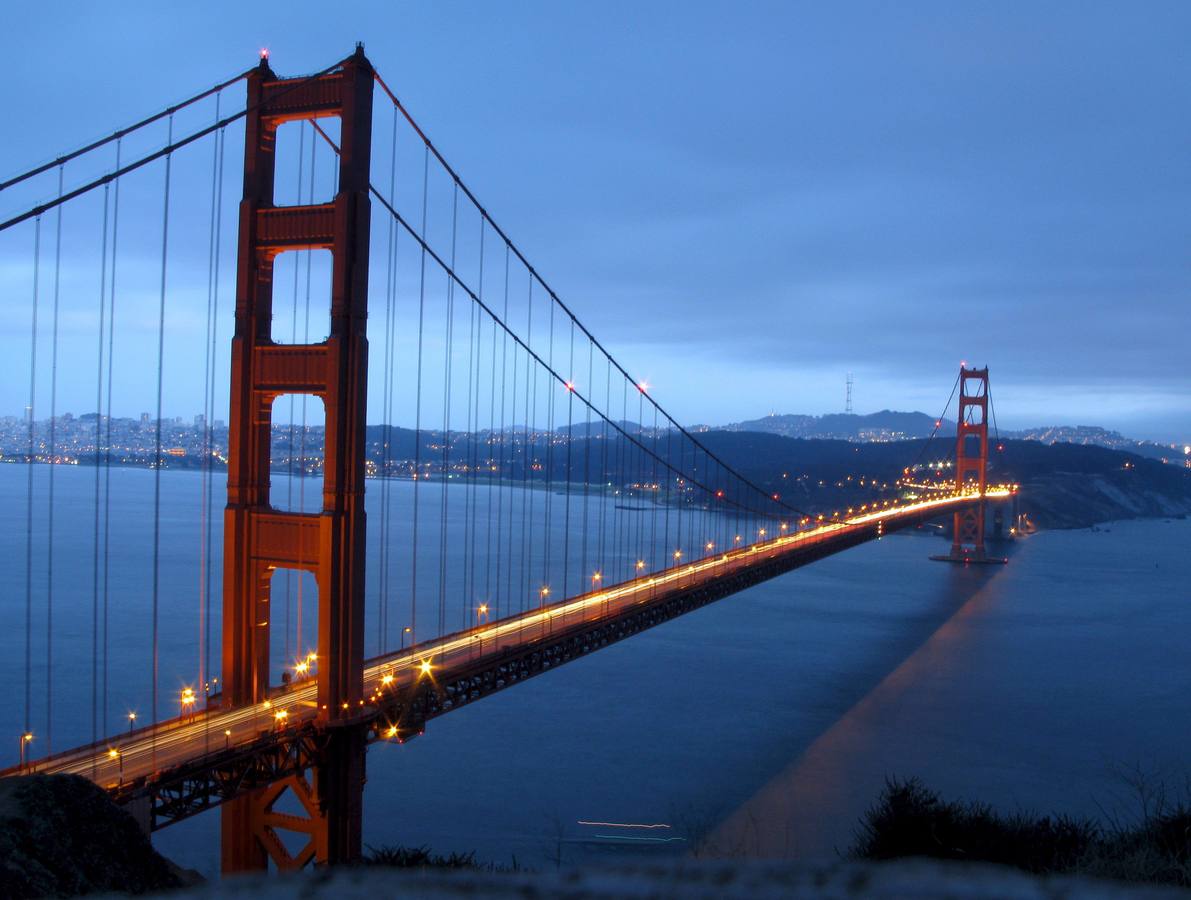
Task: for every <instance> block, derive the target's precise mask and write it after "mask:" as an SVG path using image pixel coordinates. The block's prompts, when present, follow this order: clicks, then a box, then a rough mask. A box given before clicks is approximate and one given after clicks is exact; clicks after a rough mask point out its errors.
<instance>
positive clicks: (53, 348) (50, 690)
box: [45, 166, 65, 755]
mask: <svg viewBox="0 0 1191 900" xmlns="http://www.w3.org/2000/svg"><path fill="white" fill-rule="evenodd" d="M64 169H65V166H58V196H59V197H61V196H62V178H63V174H64V172H63V170H64ZM57 213H58V215H57V220H56V222H55V225H54V229H55V231H56V234H55V237H54V312H53V321H52V324H51V326H50V328H51V342H50V445H49V460H48V461H49V464H50V468H49V471H48V473H47V474H48V475H49V488H48V490H49V496H48V497H47V513H48V519H49V521H48V522H47V525H46V532H47V535H48V538H49V540H48V542H47V545H46V590H45V594H46V597H45V610H46V620H45V634H46V638H45V698H46V699H45V704H46V711H45V720H46V726H45V752H46V754H47V755H48V754H50V753H52V752H53V739H54V466H55V465H56V462H55V456H56V455H57V448H56V447H55V444H54V439H55V433H54V429H55V427H56V425H57V416H58V299H59V296H60V289H61V286H62V279H61V275H62V206H61V204H59V206H58V209H57Z"/></svg>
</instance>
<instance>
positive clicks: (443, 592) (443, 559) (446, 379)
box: [438, 186, 467, 637]
mask: <svg viewBox="0 0 1191 900" xmlns="http://www.w3.org/2000/svg"><path fill="white" fill-rule="evenodd" d="M458 213H459V188H458V186H456V188H455V191H454V197H453V200H452V206H451V270H452V271H454V269H455V249H456V236H457V235H458V222H459V220H458ZM445 331H446V334H445V346H444V352H443V424H442V495H441V496H442V502H441V504H440V507H439V516H440V518H439V522H438V528H439V531H438V636H439V637H442V636H443V635H444V634H446V633H447V512H448V508H449V504H450V501H449V499H448V497H447V488H448V487H449V482H450V473H451V363H452V356H453V354H454V349H455V280H454V279H453V278H451V277H450V276H448V277H447V321H446V328H445ZM463 603H464V606H465V607H466V604H467V598H464V600H463ZM465 616H466V613H465ZM464 621H466V618H465V619H464Z"/></svg>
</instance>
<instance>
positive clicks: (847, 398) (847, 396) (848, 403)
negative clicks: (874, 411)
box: [844, 372, 852, 415]
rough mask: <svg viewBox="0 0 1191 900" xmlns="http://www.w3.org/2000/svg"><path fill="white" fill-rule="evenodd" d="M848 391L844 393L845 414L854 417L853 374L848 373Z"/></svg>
mask: <svg viewBox="0 0 1191 900" xmlns="http://www.w3.org/2000/svg"><path fill="white" fill-rule="evenodd" d="M847 385H848V387H847V390H846V391H845V393H844V412H846V413H847V414H848V415H852V373H851V372H849V373H848V381H847Z"/></svg>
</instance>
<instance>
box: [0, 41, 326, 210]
mask: <svg viewBox="0 0 1191 900" xmlns="http://www.w3.org/2000/svg"><path fill="white" fill-rule="evenodd" d="M346 61H347V60H340V61H339V62H337V63H333V64H332V65H330V66H327V68H325V69H323V70H321V71H319V72H315V73H314V74H313V75H308V76H306V77H305V78H303V79H301V80H299V81H296V82H295V83H294V84H292V85H290V86H289V87H287V88H284V89H283V90H280V91H277V92H276V93H273V94H271V95H270V96H269V98H268V99H267V100H263V101H261V102H260V103H255V104H253V105H252V106H247V107H245V108H244V109H242V110H239V111H238V112H235V113H232V114H231V115H228V116H224V117H223V118H222V119H220V120H219V121H217V122H215V123H214V124H212V125H208V126H206V127H205V128H200V129H199V130H198V131H195V132H193V133H191V134H189V135H187V136H186V137H184V138H179V139H178V140H177V141H174V140H173V138H172V137H171V138H170V143H169V144H167V145H166V146H165V147H162V148H160V149H158V150H155V151H153V152H152V153H149V154H147V155H145V156H142V157H141V158H140V159H138V160H135V161H134V162H131V163H128V164H127V165H125V166H123V167H121V168H116V169H114V170H113V171H111V172H108V173H107V174H106V175H101V176H100V177H98V178H96V179H94V180H92V181H89V182H87V183H86V184H83V185H81V186H79V187H77V188H74V189H72V190H70V191H67V192H66V193H65V194H62V195H61V196H59V197H57V198H55V199H54V200H48V201H46V202H44V203H41V204H38V205H37V206H33V207H31V208H29V209H28V210H26V211H25V212H23V213H21V214H19V215H16V216H12V217H11V218H9V219H7V220H5V221H3V222H0V231H5V230H7V229H9V228H11V227H12V226H14V225H19V224H20V223H21V222H25V221H28V220H29V219H32V218H35V217H37V216H39V215H42V214H44V213H46V212H48V211H49V210H51V209H55V208H57V207H59V206H61V205H62V204H63V203H68V202H69V201H71V200H73V199H75V198H76V197H81V196H82V195H83V194H87V193H90V192H91V191H93V190H95V189H96V188H98V187H103V185H105V184H110V183H111V182H113V181H115V180H116V179H118V178H122V177H123V176H125V175H127V174H129V173H130V172H135V171H136V170H138V169H141V168H143V167H144V166H147V165H148V164H149V163H151V162H155V161H156V160H159V159H162V158H163V157H165V156H167V155H169V154H172V153H176V152H177V151H178V150H181V149H182V148H183V147H186V146H189V145H190V144H193V143H194V142H195V141H198V140H201V139H202V138H204V137H206V136H207V135H209V134H212V133H214V132H216V131H218V130H219V129H221V128H226V127H227V126H228V125H230V124H232V123H233V122H237V121H239V120H240V119H243V118H245V117H246V116H248V115H250V114H251V113H254V112H257V111H258V110H259V109H261V108H263V107H265V106H268V105H271V104H275V103H277V101H279V100H281V99H282V98H283V97H284V96H286V95H287V94H290V93H292V92H293V91H296V90H298V89H299V88H301V87H304V86H305V85H306V84H308V83H309V82H312V81H314V80H316V79H318V78H322V77H323V76H324V75H327V74H329V73H331V72H333V71H334V70H335V69H338V68H339V67H340V66H342V65H343V64H344V63H345V62H346ZM171 118H172V115H171ZM53 165H57V163H54V164H53ZM53 165H51V166H50V168H53Z"/></svg>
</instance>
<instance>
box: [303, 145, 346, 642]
mask: <svg viewBox="0 0 1191 900" xmlns="http://www.w3.org/2000/svg"><path fill="white" fill-rule="evenodd" d="M317 149H318V141H316V140H315V139H314V135H311V136H310V184H309V186H308V188H307V191H306V199H307V201H308V202H310V203H313V202H314V164H315V162H316V161H317V159H318V157H317V155H316V152H317ZM331 168H332V170H334V171H336V172H338V171H339V167H338V166H336V165H335V164H334V161H333V160H332V163H331ZM305 253H306V306H305V310H304V312H303V314H302V343H304V344H309V343H310V279H311V271H310V270H311V266H312V264H313V255H314V254H313V253H312V252H311V251H310V250H306V251H305ZM294 265H295V268H296V267H297V263H295V264H294ZM309 399H310V395H309V394H303V395H302V428H301V430H300V431H299V436H298V509H300V510H302V511H303V512H305V511H306V403H307V401H308V400H309ZM324 413H325V410H324ZM325 421H326V419H325V417H324V422H325ZM305 583H306V577H305V573H303V572H302V556H301V554H300V553H299V555H298V615H297V620H298V621H297V636H296V638H295V641H294V645H295V649H296V650H297V655H298V656H303V657H304V656H305V655H306V650H305V645H304V644H303V643H302V639H303V637H304V636H305V631H304V630H303V626H302V614H303V610H304V607H305V605H306V594H305ZM317 641H318V637H317V634H316V636H315V642H316V643H317Z"/></svg>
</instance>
